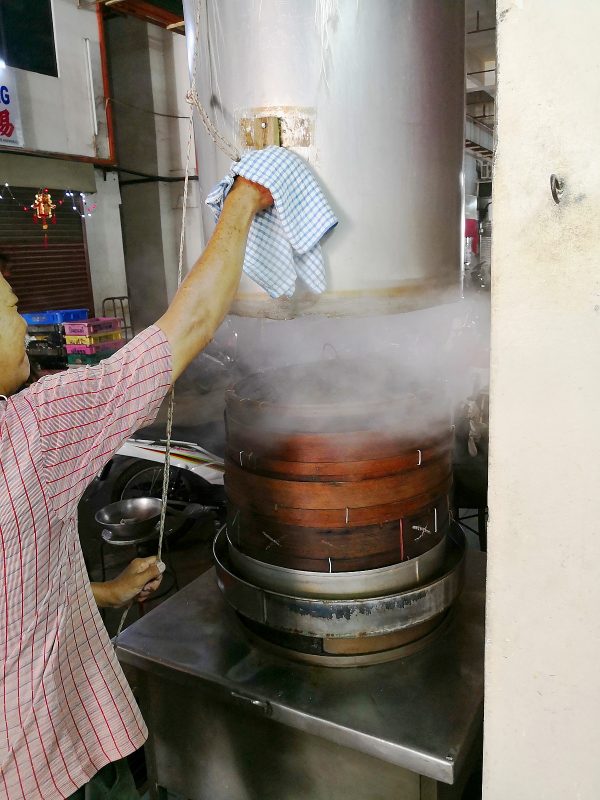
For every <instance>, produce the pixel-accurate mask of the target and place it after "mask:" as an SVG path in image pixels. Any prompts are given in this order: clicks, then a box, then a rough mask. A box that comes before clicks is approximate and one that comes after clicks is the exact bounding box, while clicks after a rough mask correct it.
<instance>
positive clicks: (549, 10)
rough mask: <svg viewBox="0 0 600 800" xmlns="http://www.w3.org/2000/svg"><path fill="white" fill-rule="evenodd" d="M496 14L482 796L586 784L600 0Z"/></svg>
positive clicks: (596, 647) (598, 693) (594, 539)
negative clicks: (557, 191) (556, 186)
mask: <svg viewBox="0 0 600 800" xmlns="http://www.w3.org/2000/svg"><path fill="white" fill-rule="evenodd" d="M497 14H498V65H499V79H498V104H497V110H498V129H497V137H498V149H497V157H496V167H495V179H494V180H495V182H494V234H493V286H492V363H491V421H490V486H489V506H490V525H489V531H488V538H489V554H488V558H489V577H488V592H487V596H488V600H487V652H486V706H485V764H484V800H597V798H598V797H599V796H600V758H598V754H599V753H600V722H599V720H600V683H599V681H598V662H599V659H600V613H599V609H600V581H599V580H598V564H599V562H600V522H599V516H598V495H599V488H598V487H599V486H600V459H599V458H598V453H599V452H600V425H599V424H598V414H597V409H598V397H599V396H600V269H599V264H600V197H599V194H600V162H599V160H598V159H597V158H596V157H594V153H595V150H596V146H597V132H598V127H599V125H600V94H599V92H598V81H599V78H600V64H599V61H598V43H597V37H598V34H597V31H598V29H599V27H600V4H598V3H597V2H596V0H578V2H576V3H572V2H568V0H551V1H549V0H526V1H525V0H499V2H498V7H497ZM553 173H556V174H557V175H558V176H560V177H561V178H563V179H564V182H565V187H564V193H563V196H562V200H561V202H560V203H559V204H556V203H555V202H554V200H553V199H552V196H551V193H550V176H551V174H553Z"/></svg>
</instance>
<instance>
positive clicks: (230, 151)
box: [186, 88, 242, 161]
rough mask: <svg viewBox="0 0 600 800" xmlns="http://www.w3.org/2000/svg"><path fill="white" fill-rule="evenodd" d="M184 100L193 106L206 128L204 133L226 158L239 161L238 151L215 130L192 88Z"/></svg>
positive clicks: (239, 154)
mask: <svg viewBox="0 0 600 800" xmlns="http://www.w3.org/2000/svg"><path fill="white" fill-rule="evenodd" d="M186 100H187V101H188V103H190V105H192V106H194V107H195V108H196V109H197V111H198V115H199V116H200V121H201V122H202V124H203V125H204V127H205V128H206V132H207V133H208V135H209V136H210V138H211V139H212V140H213V142H214V143H215V144H216V145H217V147H218V148H219V149H220V150H222V151H223V152H224V153H225V155H226V156H229V158H231V160H232V161H239V160H240V158H241V157H242V156H241V153H240V151H239V150H238V149H237V147H236V146H235V145H234V144H232V143H231V142H230V141H229V140H228V139H226V138H225V137H224V136H223V134H222V133H221V132H220V131H219V130H217V128H216V126H215V125H214V123H213V122H212V120H211V119H210V117H209V116H208V112H207V111H206V109H205V108H204V106H203V105H202V103H201V102H200V100H199V98H198V94H197V93H196V90H195V89H194V88H192V89H190V90H189V92H188V93H187V95H186Z"/></svg>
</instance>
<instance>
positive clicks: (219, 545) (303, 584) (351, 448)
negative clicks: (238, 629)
mask: <svg viewBox="0 0 600 800" xmlns="http://www.w3.org/2000/svg"><path fill="white" fill-rule="evenodd" d="M442 407H443V403H440V392H439V388H438V387H436V386H429V387H427V388H424V387H420V388H415V387H414V386H406V385H403V382H402V379H401V378H400V377H398V376H394V375H392V374H390V372H389V369H386V368H385V367H384V366H383V367H382V365H377V364H376V363H373V362H371V364H370V365H369V366H368V367H364V366H363V365H358V364H355V363H352V362H343V361H333V362H328V363H325V364H323V363H320V364H314V365H303V366H294V367H287V368H283V369H276V370H270V371H267V372H264V373H259V374H256V375H252V376H250V377H249V378H246V379H245V380H243V381H241V382H240V383H238V384H237V385H236V386H235V387H234V389H232V390H230V392H229V393H228V396H227V402H226V422H227V459H226V474H225V486H226V491H227V499H228V526H227V534H226V536H225V534H221V535H220V537H219V538H218V539H217V541H216V545H215V556H216V561H217V571H218V574H219V580H220V584H221V588H222V590H223V591H224V592H225V594H226V596H227V598H228V600H229V602H230V603H231V604H232V605H233V606H234V608H235V609H236V610H237V611H238V613H239V615H240V616H241V618H242V620H243V622H244V623H245V625H246V626H247V627H248V629H249V630H250V631H251V632H252V633H253V634H254V635H256V636H258V637H260V638H261V639H262V640H263V641H267V642H268V643H270V646H272V647H276V648H285V652H286V653H287V654H288V655H295V656H296V657H298V658H301V659H303V660H309V661H316V662H318V663H323V664H327V665H335V666H349V665H354V664H357V663H371V662H373V661H380V660H387V659H391V658H394V657H398V656H399V655H403V654H405V653H407V652H412V651H414V650H415V649H416V648H418V647H420V646H422V645H423V644H425V643H426V642H427V641H428V640H429V639H430V638H431V636H433V635H434V632H435V631H437V630H441V627H442V623H443V622H444V621H445V620H446V619H447V617H448V613H449V609H450V607H451V605H452V602H453V601H454V599H455V598H456V596H457V594H458V592H459V591H460V587H461V581H462V556H463V545H464V543H462V542H461V541H460V540H457V538H456V535H449V534H450V531H451V525H450V518H449V491H450V488H451V452H452V443H453V432H452V427H451V425H450V420H449V418H448V416H447V414H446V413H444V411H442V410H440V408H442Z"/></svg>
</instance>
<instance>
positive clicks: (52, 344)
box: [23, 308, 88, 371]
mask: <svg viewBox="0 0 600 800" xmlns="http://www.w3.org/2000/svg"><path fill="white" fill-rule="evenodd" d="M87 315H88V312H87V309H86V308H68V309H59V310H56V311H36V312H33V313H30V314H23V318H24V319H25V321H26V322H27V353H28V355H29V357H30V359H31V360H32V361H34V362H35V363H36V364H37V366H38V368H39V369H41V370H43V371H46V370H50V371H53V370H60V369H65V367H66V366H67V351H66V349H65V339H64V330H63V324H64V323H65V322H71V321H74V320H85V319H87Z"/></svg>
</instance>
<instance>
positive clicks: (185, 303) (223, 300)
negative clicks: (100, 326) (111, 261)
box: [156, 178, 273, 381]
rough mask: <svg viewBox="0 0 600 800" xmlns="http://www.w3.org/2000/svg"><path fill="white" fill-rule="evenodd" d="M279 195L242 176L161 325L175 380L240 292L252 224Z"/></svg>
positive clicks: (212, 332)
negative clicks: (275, 195)
mask: <svg viewBox="0 0 600 800" xmlns="http://www.w3.org/2000/svg"><path fill="white" fill-rule="evenodd" d="M272 203H273V198H272V197H271V194H270V193H269V191H268V190H267V189H264V188H263V187H262V186H259V185H258V184H256V183H250V181H247V180H245V179H244V178H237V179H236V181H235V184H234V186H233V188H232V190H231V191H230V192H229V194H228V196H227V198H226V200H225V203H224V206H223V211H222V213H221V217H220V219H219V222H218V224H217V227H216V228H215V231H214V233H213V235H212V236H211V238H210V240H209V242H208V244H207V245H206V248H205V250H204V252H203V253H202V255H201V256H200V258H199V259H198V261H197V262H196V263H195V264H194V267H193V268H192V270H191V271H190V272H189V274H188V275H187V277H186V279H185V280H184V281H183V282H182V284H181V286H180V287H179V289H178V291H177V294H176V295H175V297H174V298H173V301H172V303H171V305H170V306H169V308H168V309H167V311H166V312H165V314H163V316H162V317H161V318H160V319H159V320H158V321H157V323H156V324H157V325H158V326H159V328H161V329H162V331H163V332H164V333H165V335H166V337H167V339H168V340H169V344H170V346H171V352H172V365H173V381H175V380H177V378H178V377H179V376H180V375H181V373H182V372H183V371H184V370H185V368H186V367H187V366H188V364H189V363H190V362H191V361H192V360H193V359H194V358H195V357H196V356H197V355H198V353H199V352H200V351H201V350H202V349H203V348H204V347H206V345H207V344H208V342H210V340H211V339H212V337H213V335H214V333H215V331H216V330H217V328H218V327H219V325H220V324H221V322H222V321H223V317H224V316H225V314H226V313H227V311H228V310H229V306H230V305H231V302H232V300H233V298H234V296H235V293H236V290H237V287H238V284H239V282H240V276H241V273H242V265H243V263H244V254H245V251H246V239H247V237H248V231H249V230H250V225H251V223H252V220H253V218H254V215H255V214H256V213H257V211H261V210H262V209H265V208H268V207H269V206H270V205H272Z"/></svg>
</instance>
